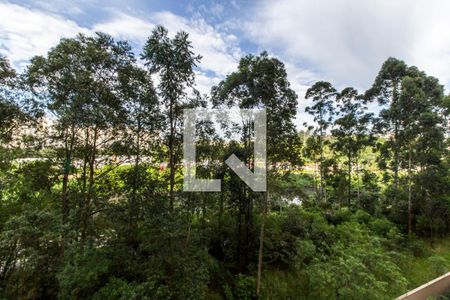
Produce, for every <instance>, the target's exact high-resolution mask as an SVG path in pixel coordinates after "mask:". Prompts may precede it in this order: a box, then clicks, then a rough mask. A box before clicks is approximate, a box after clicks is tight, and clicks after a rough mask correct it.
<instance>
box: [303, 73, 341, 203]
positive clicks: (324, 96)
mask: <svg viewBox="0 0 450 300" xmlns="http://www.w3.org/2000/svg"><path fill="white" fill-rule="evenodd" d="M336 95H337V92H336V89H335V88H334V87H333V86H332V85H331V84H330V83H329V82H325V81H318V82H316V83H315V84H314V85H313V86H312V87H310V88H309V89H308V90H307V91H306V95H305V98H306V99H312V101H313V106H308V107H306V109H305V111H306V112H307V113H309V114H310V115H312V116H313V117H314V122H316V124H317V127H316V128H315V129H314V133H315V134H317V139H318V143H317V144H318V146H319V147H318V150H319V174H320V189H319V195H318V199H319V201H322V200H324V199H325V200H326V191H325V182H324V165H323V163H324V146H325V144H327V141H326V140H325V135H326V132H327V129H328V128H329V127H330V125H331V121H332V119H333V113H334V109H333V102H334V100H335V98H336Z"/></svg>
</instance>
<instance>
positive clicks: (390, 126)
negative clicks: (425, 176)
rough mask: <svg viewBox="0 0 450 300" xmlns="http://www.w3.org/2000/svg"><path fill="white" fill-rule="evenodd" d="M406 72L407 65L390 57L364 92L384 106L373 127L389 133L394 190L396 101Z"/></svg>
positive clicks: (396, 177)
mask: <svg viewBox="0 0 450 300" xmlns="http://www.w3.org/2000/svg"><path fill="white" fill-rule="evenodd" d="M407 74H408V67H407V65H406V64H405V63H404V62H403V61H401V60H398V59H396V58H392V57H390V58H388V59H387V60H386V61H385V62H384V63H383V65H382V66H381V69H380V71H379V72H378V75H377V77H376V78H375V81H374V83H373V85H372V87H371V88H370V89H369V90H368V91H367V92H366V94H365V97H366V99H368V100H375V99H376V100H377V101H378V103H379V105H380V106H383V107H385V108H384V109H382V110H381V111H380V115H379V118H378V119H377V122H376V125H375V127H376V129H378V131H379V132H382V133H383V134H385V135H389V142H388V143H386V144H385V146H386V147H387V148H388V149H390V150H392V152H393V159H392V163H391V165H390V169H391V170H392V172H393V173H394V187H395V189H396V190H398V187H399V186H398V184H399V167H400V143H399V140H398V135H399V131H400V128H399V114H400V113H401V110H400V108H399V105H398V102H399V97H400V88H401V82H402V79H403V77H405V76H406V75H407ZM396 193H397V192H396Z"/></svg>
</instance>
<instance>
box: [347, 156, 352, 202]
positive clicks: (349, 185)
mask: <svg viewBox="0 0 450 300" xmlns="http://www.w3.org/2000/svg"><path fill="white" fill-rule="evenodd" d="M351 197H352V160H351V155H350V151H349V153H348V208H350V206H351Z"/></svg>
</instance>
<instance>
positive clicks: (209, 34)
mask: <svg viewBox="0 0 450 300" xmlns="http://www.w3.org/2000/svg"><path fill="white" fill-rule="evenodd" d="M151 19H152V20H153V21H154V22H155V23H158V24H161V25H164V26H165V27H167V29H168V30H169V32H170V33H172V34H175V33H176V32H177V31H180V30H183V31H186V32H187V33H189V37H190V40H191V41H192V45H193V47H194V50H195V52H196V53H197V54H200V55H202V57H203V58H202V61H201V64H200V66H199V67H200V68H201V69H202V70H203V71H212V72H214V73H215V74H216V75H218V76H221V77H223V76H225V75H226V74H228V73H230V72H233V71H235V70H236V67H237V63H238V61H239V58H240V56H241V55H242V53H241V49H240V48H239V46H238V43H237V37H236V36H234V35H232V34H228V33H224V32H221V31H219V30H217V29H216V28H215V27H214V26H212V25H210V24H208V23H206V21H205V20H204V19H203V18H201V17H199V18H193V19H187V18H184V17H180V16H177V15H175V14H172V13H170V12H160V13H156V14H154V15H153V16H151Z"/></svg>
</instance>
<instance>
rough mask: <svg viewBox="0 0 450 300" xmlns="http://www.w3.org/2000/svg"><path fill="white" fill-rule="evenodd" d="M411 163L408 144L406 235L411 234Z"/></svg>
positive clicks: (410, 149)
mask: <svg viewBox="0 0 450 300" xmlns="http://www.w3.org/2000/svg"><path fill="white" fill-rule="evenodd" d="M411 161H412V145H411V144H409V153H408V234H409V235H411V233H412V203H411V200H412V199H411V198H412V193H411V192H412V191H411V190H412V169H411V163H412V162H411Z"/></svg>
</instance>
